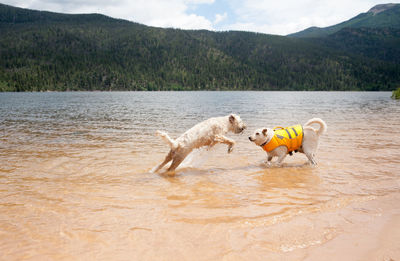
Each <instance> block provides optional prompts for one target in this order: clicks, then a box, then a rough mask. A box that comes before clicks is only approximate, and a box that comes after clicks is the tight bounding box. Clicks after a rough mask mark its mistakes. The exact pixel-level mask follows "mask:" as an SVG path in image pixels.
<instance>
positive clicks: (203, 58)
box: [0, 4, 400, 91]
mask: <svg viewBox="0 0 400 261" xmlns="http://www.w3.org/2000/svg"><path fill="white" fill-rule="evenodd" d="M352 30H353V29H349V28H344V29H342V30H340V31H338V32H336V33H335V34H331V35H329V36H328V37H320V38H317V39H313V40H310V39H308V38H307V39H303V38H295V37H285V36H274V35H266V34H259V33H249V32H235V31H232V32H210V31H204V30H199V31H191V30H177V29H162V28H155V27H148V26H145V25H141V24H137V23H132V22H128V21H124V20H119V19H113V18H110V17H106V16H103V15H99V14H87V15H68V14H57V13H51V12H43V11H34V10H28V9H22V8H15V7H11V6H7V5H2V4H0V36H1V37H0V91H45V90H61V91H65V90H244V89H246V90H392V89H394V88H395V87H397V86H398V85H399V84H400V60H399V59H398V58H397V57H400V56H399V49H400V45H399V44H398V43H399V39H400V36H399V30H398V29H396V28H391V27H383V28H379V29H378V28H368V27H365V28H364V27H362V28H356V30H359V31H352ZM354 30H355V29H354ZM343 39H344V40H343ZM346 41H347V42H346ZM371 48H372V49H371Z"/></svg>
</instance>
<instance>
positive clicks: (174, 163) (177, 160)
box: [168, 154, 187, 171]
mask: <svg viewBox="0 0 400 261" xmlns="http://www.w3.org/2000/svg"><path fill="white" fill-rule="evenodd" d="M186 156H187V154H185V155H179V156H176V157H174V159H173V160H172V163H171V166H170V167H169V168H168V171H174V170H175V169H176V168H177V167H178V166H179V164H181V163H182V161H183V160H184V159H185V158H186Z"/></svg>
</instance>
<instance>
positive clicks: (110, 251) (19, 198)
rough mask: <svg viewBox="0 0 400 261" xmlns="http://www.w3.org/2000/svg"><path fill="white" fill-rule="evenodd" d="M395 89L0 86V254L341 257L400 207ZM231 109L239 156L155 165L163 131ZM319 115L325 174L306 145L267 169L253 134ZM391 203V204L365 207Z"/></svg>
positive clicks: (219, 150) (223, 153)
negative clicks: (353, 233)
mask: <svg viewBox="0 0 400 261" xmlns="http://www.w3.org/2000/svg"><path fill="white" fill-rule="evenodd" d="M390 95H391V94H390V93H388V92H379V93H375V92H374V93H370V92H368V93H365V92H104V93H100V92H77V93H0V163H1V164H0V260H25V259H27V260H303V259H307V257H310V255H309V254H310V253H313V254H315V253H316V252H315V251H322V252H321V253H320V255H322V256H324V255H329V252H328V251H325V250H324V245H326V244H329V242H335V238H340V237H341V236H342V234H343V233H346V231H348V230H351V229H352V227H354V226H357V225H358V224H362V226H365V227H368V224H370V222H373V220H375V219H377V218H379V217H381V216H384V215H385V211H386V209H389V210H390V209H391V210H390V211H396V213H395V214H396V215H397V214H400V204H399V203H398V202H399V201H398V199H400V197H399V195H400V182H399V180H400V135H399V134H400V131H399V130H400V102H399V101H395V100H392V99H390ZM232 112H233V113H237V114H239V115H240V116H241V118H242V120H243V121H244V122H246V124H247V126H248V129H247V130H246V131H245V133H244V134H242V135H235V134H229V135H228V136H229V137H231V138H233V139H234V140H236V141H237V145H236V147H235V148H234V151H233V152H232V153H231V154H227V147H226V146H225V145H218V146H216V147H215V148H213V149H211V150H210V151H205V150H200V151H195V152H194V153H193V154H192V155H191V156H190V157H189V158H188V159H187V160H186V161H185V162H184V163H183V164H182V166H181V167H180V168H178V169H177V172H176V175H175V176H166V175H160V174H153V173H150V170H151V169H152V168H153V167H154V166H156V165H157V164H159V163H160V162H161V161H162V160H163V158H164V157H165V155H166V153H167V152H168V150H169V148H168V146H167V145H166V144H165V143H164V142H163V141H162V140H161V139H160V138H159V137H156V136H155V135H154V133H155V131H156V130H164V131H167V132H168V133H169V134H170V136H171V137H173V138H176V137H178V136H179V134H181V133H182V132H184V131H185V130H187V129H188V128H190V127H192V126H193V125H194V124H196V123H198V122H200V121H202V120H205V119H207V118H209V117H214V116H223V115H227V114H229V113H232ZM313 117H320V118H322V119H323V120H325V121H326V123H327V125H328V131H327V133H326V134H325V135H324V136H322V137H321V140H320V147H319V150H318V152H317V156H316V161H317V163H318V166H317V167H314V168H313V167H310V166H309V165H307V164H305V163H306V161H307V159H306V157H305V156H304V154H299V153H298V154H295V155H294V156H293V157H287V158H286V160H285V162H284V164H283V166H282V167H280V168H277V167H267V166H265V165H264V164H263V162H264V161H265V160H266V154H265V152H263V151H262V149H261V148H259V147H257V146H255V145H254V144H253V143H251V142H249V140H248V138H247V137H248V136H249V135H250V134H251V132H252V131H253V130H254V129H256V128H259V127H264V126H265V127H274V126H289V125H292V124H297V123H302V124H304V123H305V122H306V121H307V120H308V119H310V118H313ZM381 199H385V200H389V199H391V201H390V200H389V201H387V202H392V203H388V204H389V205H390V204H393V206H389V207H384V206H381V207H357V206H359V204H367V203H373V202H380V201H379V200H381ZM385 202H386V201H385ZM393 202H394V203H393ZM378 205H379V204H378ZM396 217H397V216H396ZM399 217H400V216H399ZM347 243H350V242H345V243H344V246H342V247H346V246H345V244H347ZM350 244H351V243H350ZM371 247H374V246H371ZM310 251H314V252H310ZM324 251H325V252H324ZM311 257H312V255H311ZM314 257H315V256H314ZM281 258H282V259H281ZM285 258H287V259H285ZM315 260H318V258H316V259H315ZM319 260H328V259H319ZM349 260H350V259H349ZM380 260H383V259H380ZM396 260H397V259H396Z"/></svg>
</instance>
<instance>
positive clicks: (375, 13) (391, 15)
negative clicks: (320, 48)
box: [288, 4, 400, 38]
mask: <svg viewBox="0 0 400 261" xmlns="http://www.w3.org/2000/svg"><path fill="white" fill-rule="evenodd" d="M343 28H396V29H400V4H386V5H377V6H375V7H373V8H371V9H370V10H369V11H368V12H367V13H362V14H359V15H357V16H356V17H354V18H352V19H350V20H348V21H345V22H343V23H340V24H337V25H333V26H329V27H325V28H319V27H310V28H308V29H306V30H304V31H300V32H297V33H294V34H290V35H288V36H290V37H301V38H306V37H308V38H318V37H326V36H328V35H331V34H334V33H336V32H339V31H340V30H342V29H343Z"/></svg>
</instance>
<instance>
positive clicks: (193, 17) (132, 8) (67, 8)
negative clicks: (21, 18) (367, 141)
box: [0, 0, 400, 35]
mask: <svg viewBox="0 0 400 261" xmlns="http://www.w3.org/2000/svg"><path fill="white" fill-rule="evenodd" d="M0 1H1V3H3V4H8V5H12V6H17V7H23V8H29V9H35V10H46V11H53V12H60V13H70V14H78V13H100V14H104V15H107V16H111V17H114V18H121V19H125V20H129V21H133V22H137V23H141V24H145V25H149V26H156V27H164V28H179V29H206V30H212V31H230V30H239V31H250V32H259V33H266V34H276V35H287V34H290V33H295V32H298V31H301V30H304V29H306V28H308V27H310V26H318V27H326V26H330V25H334V24H337V23H340V22H343V21H346V20H348V19H350V18H352V17H354V16H356V15H358V14H360V13H364V12H367V11H368V10H369V9H371V8H372V7H373V6H375V5H377V4H385V3H388V1H390V0H386V1H385V0H384V1H379V0H318V1H316V0H0ZM390 2H391V3H400V0H397V1H396V0H392V1H390Z"/></svg>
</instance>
